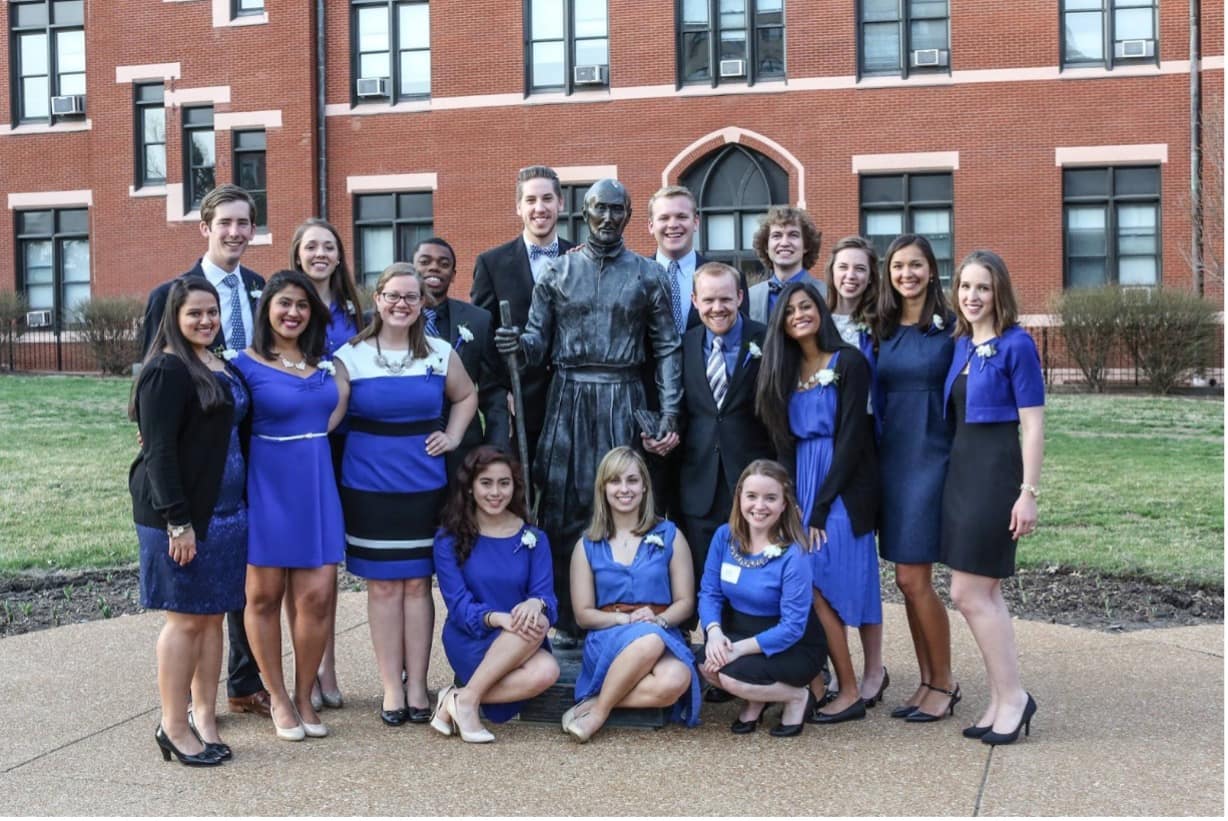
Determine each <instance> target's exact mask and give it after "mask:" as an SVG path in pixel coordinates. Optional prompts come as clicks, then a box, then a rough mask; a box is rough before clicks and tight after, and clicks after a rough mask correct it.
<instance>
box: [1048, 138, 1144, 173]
mask: <svg viewBox="0 0 1228 821" xmlns="http://www.w3.org/2000/svg"><path fill="white" fill-rule="evenodd" d="M1167 162H1168V143H1140V144H1138V145H1071V146H1058V147H1057V148H1055V149H1053V164H1054V165H1056V166H1058V167H1059V168H1064V167H1067V166H1070V167H1076V166H1081V165H1087V166H1100V165H1155V164H1156V163H1160V164H1165V163H1167Z"/></svg>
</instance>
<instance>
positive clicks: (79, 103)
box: [51, 94, 85, 117]
mask: <svg viewBox="0 0 1228 821" xmlns="http://www.w3.org/2000/svg"><path fill="white" fill-rule="evenodd" d="M84 113H85V95H84V94H68V95H65V96H63V97H52V98H51V114H52V116H55V117H72V116H74V115H77V114H84Z"/></svg>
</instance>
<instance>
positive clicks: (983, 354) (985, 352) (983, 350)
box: [976, 342, 998, 359]
mask: <svg viewBox="0 0 1228 821" xmlns="http://www.w3.org/2000/svg"><path fill="white" fill-rule="evenodd" d="M997 352H998V349H997V348H995V347H994V346H993V343H992V342H982V343H981V344H980V345H977V346H976V355H977V356H979V357H980V358H981V359H988V358H989V357H991V356H993V355H994V354H996V353H997Z"/></svg>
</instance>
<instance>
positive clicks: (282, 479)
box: [234, 271, 345, 741]
mask: <svg viewBox="0 0 1228 821" xmlns="http://www.w3.org/2000/svg"><path fill="white" fill-rule="evenodd" d="M256 314H257V316H256V317H255V323H254V324H255V329H254V333H253V334H252V344H251V347H249V348H248V349H247V350H245V351H243V352H242V353H240V354H238V356H237V357H236V358H235V360H234V364H235V367H236V368H237V369H238V371H239V372H240V373H241V374H243V377H244V379H245V380H246V381H247V385H248V387H249V388H250V389H251V394H252V409H253V412H252V434H251V449H250V456H249V464H248V471H247V502H248V507H249V510H250V518H249V524H248V548H247V609H246V611H245V613H244V619H243V622H244V625H245V626H246V627H247V635H248V638H249V639H250V640H251V645H252V651H253V653H254V654H255V656H256V663H257V664H258V665H259V666H260V673H261V676H262V677H263V678H264V683H265V686H266V687H267V688H268V691H269V700H270V702H271V712H272V718H273V727H274V729H275V730H276V732H277V737H278V738H280V739H282V740H284V741H301V740H302V739H303V738H304V737H306V736H310V737H312V738H322V737H324V736H326V735H328V728H327V727H326V726H325V725H324V724H323V723H322V722H321V721H320V716H319V714H318V713H317V711H316V709H315V707H314V706H312V703H311V689H312V685H313V684H314V683H315V680H316V671H317V670H318V669H319V666H320V659H321V658H322V657H323V655H324V644H325V642H326V641H327V639H328V634H329V630H330V626H331V623H332V619H331V616H330V614H331V613H332V612H333V607H334V603H333V599H334V598H335V597H336V595H337V563H338V562H340V561H341V557H342V555H343V554H344V550H345V529H344V526H343V525H342V521H341V500H340V498H339V497H338V495H337V482H336V479H335V478H334V476H333V467H332V457H331V456H330V454H329V450H328V438H327V437H328V432H329V430H331V429H332V428H333V427H335V426H336V424H337V422H338V421H339V420H340V418H341V416H342V414H344V413H345V395H344V393H343V387H344V386H342V385H339V383H338V382H337V380H336V379H334V378H333V371H334V367H333V364H332V362H330V361H328V360H326V359H323V354H324V327H325V324H326V322H327V320H326V313H325V308H324V305H323V303H321V302H320V298H319V296H317V295H316V292H315V288H314V287H313V286H312V284H311V280H309V279H308V278H307V277H306V276H305V275H303V274H302V273H300V272H298V271H278V272H277V273H276V274H274V275H273V276H272V277H271V278H270V279H269V281H268V283H266V284H265V287H264V293H263V294H262V295H261V297H260V304H259V305H258V306H257V307H256ZM287 592H288V593H289V596H290V598H292V599H293V600H294V609H293V613H294V617H293V619H294V620H293V624H292V625H291V628H290V635H291V642H292V645H293V647H294V697H293V699H291V697H290V695H289V693H288V692H287V690H286V680H285V675H284V673H283V670H282V660H281V659H282V647H281V604H282V599H283V597H284V596H285V594H286V593H287Z"/></svg>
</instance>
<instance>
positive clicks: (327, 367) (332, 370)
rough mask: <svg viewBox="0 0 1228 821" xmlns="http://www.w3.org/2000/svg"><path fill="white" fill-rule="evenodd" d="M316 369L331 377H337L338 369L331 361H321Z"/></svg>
mask: <svg viewBox="0 0 1228 821" xmlns="http://www.w3.org/2000/svg"><path fill="white" fill-rule="evenodd" d="M316 368H317V369H318V370H321V371H324V373H326V374H329V375H330V376H336V375H337V367H336V366H335V365H333V362H332V360H331V359H321V360H320V361H319V362H317V363H316Z"/></svg>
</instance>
